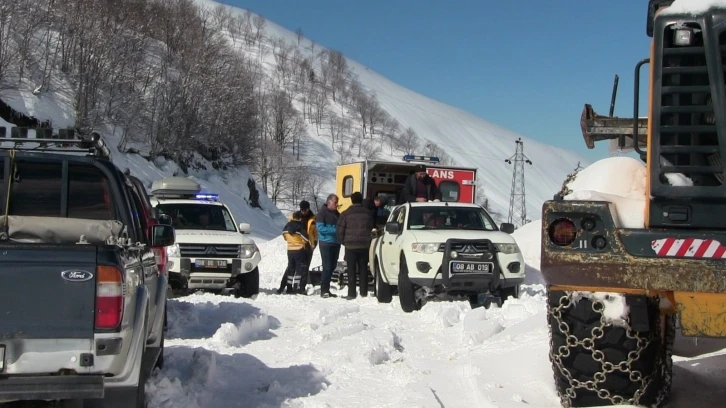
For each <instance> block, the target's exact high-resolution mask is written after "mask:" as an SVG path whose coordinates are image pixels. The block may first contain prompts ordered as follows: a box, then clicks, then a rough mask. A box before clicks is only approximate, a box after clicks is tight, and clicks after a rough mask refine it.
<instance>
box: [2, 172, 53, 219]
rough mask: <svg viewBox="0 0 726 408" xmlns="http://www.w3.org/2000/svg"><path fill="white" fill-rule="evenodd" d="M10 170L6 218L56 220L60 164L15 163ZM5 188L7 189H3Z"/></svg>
mask: <svg viewBox="0 0 726 408" xmlns="http://www.w3.org/2000/svg"><path fill="white" fill-rule="evenodd" d="M15 169H16V171H15V172H13V171H12V170H11V173H10V176H11V178H12V180H8V182H10V183H12V185H11V189H10V208H9V211H8V213H9V214H10V215H23V216H35V217H58V216H60V212H61V184H62V179H61V175H62V172H61V169H62V167H61V164H60V163H33V162H26V161H16V162H15ZM6 187H7V186H6Z"/></svg>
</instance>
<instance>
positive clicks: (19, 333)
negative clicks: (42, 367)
mask: <svg viewBox="0 0 726 408" xmlns="http://www.w3.org/2000/svg"><path fill="white" fill-rule="evenodd" d="M95 298H96V247H95V246H92V245H78V246H64V247H60V246H53V245H33V246H32V247H29V246H12V247H10V246H6V247H1V248H0V341H2V340H7V339H88V338H91V339H92V338H93V329H94V308H95Z"/></svg>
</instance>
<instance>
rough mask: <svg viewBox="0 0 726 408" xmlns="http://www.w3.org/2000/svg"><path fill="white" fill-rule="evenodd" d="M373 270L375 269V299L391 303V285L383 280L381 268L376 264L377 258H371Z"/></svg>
mask: <svg viewBox="0 0 726 408" xmlns="http://www.w3.org/2000/svg"><path fill="white" fill-rule="evenodd" d="M373 270H374V271H375V284H376V286H375V287H376V299H377V300H378V302H380V303H391V300H393V295H392V293H391V285H389V284H388V283H387V282H386V281H384V280H383V277H382V276H381V268H380V267H379V266H378V258H374V259H373Z"/></svg>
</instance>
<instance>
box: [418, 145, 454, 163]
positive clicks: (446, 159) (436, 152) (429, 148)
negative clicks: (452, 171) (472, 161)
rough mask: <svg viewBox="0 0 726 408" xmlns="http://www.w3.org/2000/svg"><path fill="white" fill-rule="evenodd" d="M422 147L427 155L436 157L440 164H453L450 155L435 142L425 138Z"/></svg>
mask: <svg viewBox="0 0 726 408" xmlns="http://www.w3.org/2000/svg"><path fill="white" fill-rule="evenodd" d="M423 147H424V149H425V151H426V155H427V156H434V157H438V158H439V161H440V162H441V164H448V165H453V164H455V163H454V161H453V159H452V158H451V156H449V155H448V154H447V153H446V151H445V150H444V149H443V148H442V147H441V146H439V145H437V144H436V143H434V142H432V141H430V140H426V143H425V144H424V146H423Z"/></svg>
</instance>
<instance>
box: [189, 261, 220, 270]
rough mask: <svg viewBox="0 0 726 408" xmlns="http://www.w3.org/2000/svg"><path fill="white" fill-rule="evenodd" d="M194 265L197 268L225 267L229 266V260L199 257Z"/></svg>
mask: <svg viewBox="0 0 726 408" xmlns="http://www.w3.org/2000/svg"><path fill="white" fill-rule="evenodd" d="M194 266H196V267H197V268H208V269H225V268H226V267H227V261H226V260H220V259H197V260H195V261H194Z"/></svg>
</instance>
